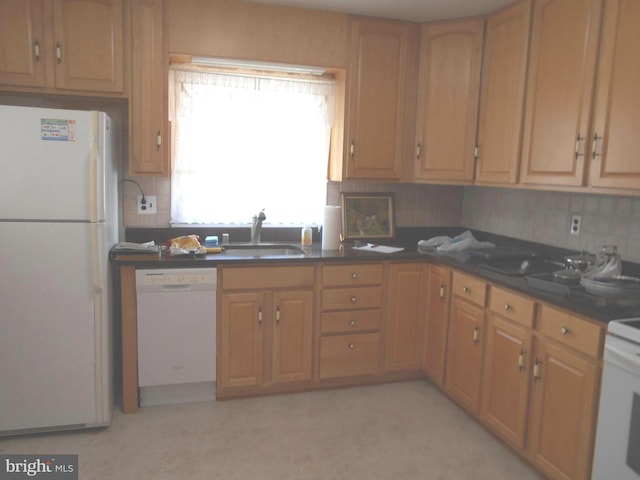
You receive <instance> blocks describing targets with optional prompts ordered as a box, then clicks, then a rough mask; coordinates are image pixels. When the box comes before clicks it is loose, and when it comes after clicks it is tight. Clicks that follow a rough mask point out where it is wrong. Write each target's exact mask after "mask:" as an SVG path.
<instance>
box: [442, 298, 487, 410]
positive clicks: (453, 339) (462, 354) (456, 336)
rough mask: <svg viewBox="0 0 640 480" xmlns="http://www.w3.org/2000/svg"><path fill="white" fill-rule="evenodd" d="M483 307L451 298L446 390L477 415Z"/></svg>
mask: <svg viewBox="0 0 640 480" xmlns="http://www.w3.org/2000/svg"><path fill="white" fill-rule="evenodd" d="M483 330H484V308H481V307H478V306H476V305H473V304H471V303H468V302H465V301H464V300H461V299H459V298H457V297H453V298H452V299H451V314H450V316H449V332H448V339H447V361H446V364H447V366H446V376H445V387H446V389H447V390H449V392H451V395H453V397H455V398H456V399H457V400H459V401H460V403H462V404H463V405H465V406H466V407H467V408H469V409H470V410H471V411H473V412H474V413H478V411H479V409H480V382H481V378H482V349H483V342H482V336H483V333H484V332H483Z"/></svg>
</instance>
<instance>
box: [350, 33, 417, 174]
mask: <svg viewBox="0 0 640 480" xmlns="http://www.w3.org/2000/svg"><path fill="white" fill-rule="evenodd" d="M408 49H409V27H408V25H406V24H403V23H395V22H387V21H382V20H380V21H377V20H354V21H353V23H352V27H351V65H350V72H349V75H350V88H349V108H348V134H347V137H346V140H347V141H346V142H345V143H346V145H345V148H346V152H345V156H346V162H345V163H346V168H345V171H346V176H347V178H350V179H353V178H356V179H378V178H381V179H388V180H397V179H399V178H400V175H401V173H402V168H401V167H402V151H403V141H402V140H403V134H404V111H405V93H406V82H407V60H408V59H407V57H408Z"/></svg>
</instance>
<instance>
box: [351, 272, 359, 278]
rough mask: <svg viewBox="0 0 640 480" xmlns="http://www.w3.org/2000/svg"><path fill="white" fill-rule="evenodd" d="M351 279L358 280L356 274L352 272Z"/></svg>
mask: <svg viewBox="0 0 640 480" xmlns="http://www.w3.org/2000/svg"><path fill="white" fill-rule="evenodd" d="M351 278H353V279H354V280H355V279H357V278H358V274H357V273H356V272H353V273H352V274H351Z"/></svg>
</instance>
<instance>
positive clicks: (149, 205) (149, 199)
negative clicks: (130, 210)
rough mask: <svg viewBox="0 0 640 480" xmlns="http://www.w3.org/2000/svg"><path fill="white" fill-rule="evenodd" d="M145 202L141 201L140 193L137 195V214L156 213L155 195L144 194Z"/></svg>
mask: <svg viewBox="0 0 640 480" xmlns="http://www.w3.org/2000/svg"><path fill="white" fill-rule="evenodd" d="M144 199H145V203H142V195H138V214H139V215H151V214H155V213H158V207H157V205H156V203H157V198H156V196H155V195H145V196H144Z"/></svg>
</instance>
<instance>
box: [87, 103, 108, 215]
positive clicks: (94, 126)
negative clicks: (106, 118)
mask: <svg viewBox="0 0 640 480" xmlns="http://www.w3.org/2000/svg"><path fill="white" fill-rule="evenodd" d="M99 135H100V112H97V111H92V112H91V149H90V150H89V221H90V222H92V223H95V222H99V221H101V220H104V218H101V217H102V216H104V213H103V212H104V192H103V189H102V188H100V182H101V177H102V176H103V172H101V171H100V170H101V169H100V168H99V152H98V148H99Z"/></svg>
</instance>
